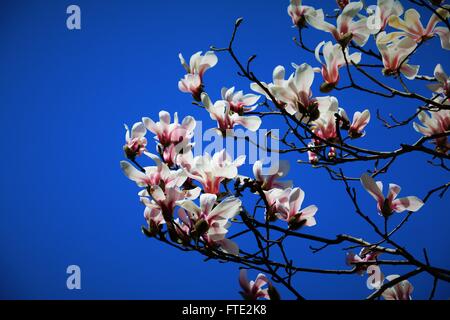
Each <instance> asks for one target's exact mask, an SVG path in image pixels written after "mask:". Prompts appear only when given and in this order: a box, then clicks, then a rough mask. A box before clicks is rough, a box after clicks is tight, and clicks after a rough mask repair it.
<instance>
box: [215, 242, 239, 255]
mask: <svg viewBox="0 0 450 320" xmlns="http://www.w3.org/2000/svg"><path fill="white" fill-rule="evenodd" d="M219 245H220V249H222V251H224V252H225V253H228V254H232V255H234V256H239V246H238V245H237V244H236V242H234V241H232V240H230V239H223V240H220V241H219Z"/></svg>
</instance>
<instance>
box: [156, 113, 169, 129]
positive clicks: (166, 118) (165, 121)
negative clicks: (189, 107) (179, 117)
mask: <svg viewBox="0 0 450 320" xmlns="http://www.w3.org/2000/svg"><path fill="white" fill-rule="evenodd" d="M159 121H160V122H161V124H163V125H167V126H168V125H169V124H170V113H168V112H167V111H164V110H162V111H160V112H159Z"/></svg>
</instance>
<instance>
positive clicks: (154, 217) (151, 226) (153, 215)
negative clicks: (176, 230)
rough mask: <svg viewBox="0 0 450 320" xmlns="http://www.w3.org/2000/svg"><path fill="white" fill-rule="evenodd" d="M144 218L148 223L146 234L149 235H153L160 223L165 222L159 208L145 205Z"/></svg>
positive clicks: (158, 228)
mask: <svg viewBox="0 0 450 320" xmlns="http://www.w3.org/2000/svg"><path fill="white" fill-rule="evenodd" d="M144 218H145V220H146V221H147V223H148V229H147V230H146V231H148V233H147V234H148V235H150V236H155V235H156V234H157V233H158V232H159V230H160V229H161V227H162V225H163V224H165V223H166V221H165V220H164V216H163V215H162V212H161V209H160V208H149V207H145V210H144Z"/></svg>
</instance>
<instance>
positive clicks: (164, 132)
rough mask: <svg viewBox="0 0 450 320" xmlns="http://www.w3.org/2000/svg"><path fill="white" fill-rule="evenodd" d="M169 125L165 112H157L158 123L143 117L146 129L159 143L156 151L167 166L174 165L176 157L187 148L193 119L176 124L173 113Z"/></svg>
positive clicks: (185, 119)
mask: <svg viewBox="0 0 450 320" xmlns="http://www.w3.org/2000/svg"><path fill="white" fill-rule="evenodd" d="M173 118H174V119H173V123H171V117H170V114H169V113H168V112H167V111H161V112H159V119H160V120H159V122H156V123H155V122H154V121H153V120H152V119H150V118H147V117H144V118H142V121H143V123H144V124H145V126H146V127H147V129H148V130H149V131H151V132H153V133H154V134H155V135H156V139H157V140H158V141H159V144H158V147H157V150H158V152H159V153H160V155H161V156H162V158H163V159H164V162H166V163H167V164H168V165H169V166H173V165H174V164H175V163H176V157H177V155H178V154H179V153H181V152H182V151H185V150H187V149H188V148H189V146H190V145H191V144H190V140H191V138H192V137H193V136H194V129H195V125H196V122H195V119H194V118H193V117H191V116H187V117H185V118H184V119H183V121H182V122H181V123H179V122H178V114H177V113H176V112H175V114H174V117H173Z"/></svg>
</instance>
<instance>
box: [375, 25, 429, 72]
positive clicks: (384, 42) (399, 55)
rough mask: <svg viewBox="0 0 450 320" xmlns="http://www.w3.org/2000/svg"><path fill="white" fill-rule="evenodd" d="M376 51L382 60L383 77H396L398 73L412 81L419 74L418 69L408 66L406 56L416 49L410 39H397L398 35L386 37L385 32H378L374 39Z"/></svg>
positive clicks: (414, 66)
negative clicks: (378, 51)
mask: <svg viewBox="0 0 450 320" xmlns="http://www.w3.org/2000/svg"><path fill="white" fill-rule="evenodd" d="M376 44H377V47H378V50H380V53H381V56H382V58H383V65H384V69H383V73H384V74H385V75H398V73H399V72H401V73H403V75H404V76H405V77H406V78H407V79H409V80H412V79H414V78H415V77H416V75H417V72H419V67H420V66H416V65H409V64H408V56H409V55H410V54H411V53H412V52H413V51H414V50H415V49H416V46H417V44H416V42H415V41H414V40H412V39H411V38H408V37H404V38H402V39H399V37H398V35H397V36H396V37H393V34H392V33H391V34H389V35H387V34H386V32H384V31H383V32H380V33H379V34H378V36H377V39H376Z"/></svg>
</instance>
